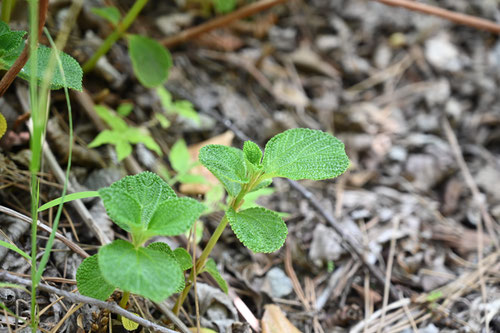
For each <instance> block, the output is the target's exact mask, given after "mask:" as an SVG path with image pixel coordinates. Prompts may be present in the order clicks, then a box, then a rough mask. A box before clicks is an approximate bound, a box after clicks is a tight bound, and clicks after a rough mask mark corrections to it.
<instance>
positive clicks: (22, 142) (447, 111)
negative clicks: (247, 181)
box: [0, 0, 500, 333]
mask: <svg viewBox="0 0 500 333" xmlns="http://www.w3.org/2000/svg"><path fill="white" fill-rule="evenodd" d="M244 2H245V1H240V6H244V5H245V3H244ZM103 3H113V1H99V0H93V1H84V5H83V8H82V11H81V13H80V15H79V19H78V20H77V22H76V24H75V26H74V27H73V31H72V33H71V37H70V39H69V42H68V45H67V47H66V51H67V52H68V53H70V54H72V55H73V56H74V57H75V58H76V59H77V60H79V61H80V62H81V63H83V62H84V61H85V60H86V59H88V57H89V56H90V55H91V54H92V52H93V51H94V50H95V48H96V46H98V45H99V44H100V43H101V42H102V39H103V38H105V37H106V36H107V35H108V34H109V33H110V32H111V31H112V29H111V27H110V26H109V24H107V23H106V22H105V21H104V20H102V19H101V18H99V17H97V16H95V15H94V14H92V13H91V11H90V9H91V8H92V7H98V6H102V5H103ZM114 3H115V4H117V5H118V7H119V8H120V9H121V10H125V11H126V10H128V9H129V8H130V6H131V4H132V1H114ZM181 3H184V1H179V3H176V2H174V1H150V3H149V4H148V5H147V6H146V7H145V9H144V10H143V11H142V13H141V14H140V16H139V18H138V19H137V21H136V22H135V23H134V24H133V25H132V27H131V29H129V31H130V32H134V33H141V34H144V35H148V36H150V37H153V38H156V39H158V40H161V39H162V38H165V37H166V36H169V35H176V34H178V33H179V32H180V31H182V30H183V29H186V28H188V27H191V26H194V25H196V24H200V23H202V22H205V21H207V20H210V19H212V18H213V15H212V14H210V15H209V16H204V15H203V13H202V12H201V11H200V9H199V7H198V6H197V4H196V1H194V0H192V1H188V3H187V4H186V5H185V6H183V5H182V4H181ZM432 4H434V5H436V6H439V7H442V8H446V9H450V10H453V11H457V12H462V13H466V14H469V15H474V16H478V17H482V18H486V19H490V20H493V21H496V20H498V18H499V17H500V7H499V5H498V3H497V1H494V0H476V1H472V2H471V1H466V0H436V1H433V2H432ZM186 7H187V9H186ZM67 8H68V2H67V1H53V2H51V7H50V9H49V19H48V21H47V22H48V23H47V26H48V27H49V30H50V31H51V32H53V33H54V34H55V33H56V32H57V29H58V24H59V23H60V22H61V20H62V18H63V17H64V13H65V10H67ZM14 23H15V24H18V25H19V26H20V27H21V26H22V25H23V18H22V17H20V18H19V19H18V20H15V21H14ZM24 24H25V23H24ZM170 51H171V53H172V56H173V60H174V66H173V68H172V69H171V72H170V76H169V80H168V82H167V84H166V88H167V89H168V90H169V91H170V92H171V93H172V95H173V96H174V98H176V99H185V100H189V101H191V102H192V103H193V104H194V106H195V108H196V109H197V111H198V112H199V113H200V117H201V123H200V124H196V123H193V122H191V121H189V119H185V118H182V117H175V116H174V117H170V118H169V120H170V121H171V125H170V127H169V128H167V129H163V128H162V127H161V126H159V125H158V124H157V123H152V119H154V115H155V113H157V112H160V111H159V109H160V106H159V102H158V97H157V96H156V94H155V93H154V91H152V90H148V89H146V88H144V87H142V86H141V85H140V84H139V83H138V81H137V80H136V78H135V77H134V74H133V71H132V65H131V62H130V60H129V58H128V56H127V44H126V41H125V40H120V41H119V42H118V43H116V44H115V45H114V46H113V48H112V49H111V52H110V53H109V54H108V55H107V57H106V61H105V62H103V63H101V64H100V65H99V66H98V68H97V69H96V70H94V71H92V72H91V73H89V74H87V75H85V77H84V88H85V91H84V92H83V93H74V94H72V105H73V113H74V125H75V134H76V137H77V138H76V144H77V147H76V148H75V152H74V158H73V166H72V188H73V190H75V191H79V190H85V189H92V190H95V189H98V188H100V187H103V186H107V185H109V184H110V183H111V182H113V181H115V180H117V179H119V178H120V177H121V176H123V175H125V174H130V173H136V172H138V171H141V170H152V171H158V170H159V169H160V168H161V167H162V166H163V167H166V168H170V164H169V160H168V158H167V157H165V156H163V157H158V156H157V155H156V154H155V153H153V152H151V151H149V150H148V149H147V148H145V147H144V146H141V145H138V146H135V148H134V152H133V155H132V157H131V158H129V159H127V160H125V161H124V162H123V163H117V162H116V154H115V153H114V150H113V149H112V148H111V147H110V146H103V147H101V148H99V149H89V148H87V147H86V145H87V144H88V143H89V142H90V141H91V140H92V139H93V138H94V137H95V136H96V135H97V133H98V132H99V131H98V129H99V127H98V126H99V125H98V123H96V120H95V119H93V118H92V114H93V110H92V105H93V103H96V104H106V105H108V106H110V107H112V108H116V107H117V106H118V105H119V104H120V103H122V102H125V101H127V102H131V103H133V104H134V110H133V112H132V113H131V115H130V116H129V117H128V121H129V123H130V124H135V125H143V126H149V130H150V131H151V133H152V134H153V136H154V138H155V140H156V141H157V142H158V143H159V145H160V147H161V148H162V150H163V151H164V153H165V154H167V153H168V151H169V150H170V148H171V147H172V145H173V144H174V143H175V142H176V141H177V140H178V139H180V138H183V139H185V140H186V142H187V144H188V145H196V144H198V143H200V142H204V141H206V140H209V139H212V138H214V137H216V138H217V136H219V135H221V134H223V133H226V134H225V135H223V136H222V139H221V137H218V138H219V139H220V140H222V142H224V143H227V144H232V145H234V146H236V147H241V146H242V142H243V140H245V139H247V138H249V139H251V140H252V141H254V142H256V143H258V144H259V145H260V146H261V147H263V146H264V145H265V143H266V142H267V140H268V139H269V138H271V137H272V136H273V135H275V134H277V133H279V132H282V131H283V130H286V129H289V128H295V127H307V128H313V129H321V130H324V131H328V132H330V133H333V134H334V135H335V136H336V137H338V138H339V139H341V140H342V141H343V142H344V143H345V146H346V151H347V154H348V156H349V158H350V160H351V164H352V166H351V167H350V169H349V171H348V172H347V173H346V174H344V175H342V176H341V177H339V178H337V179H336V180H332V181H320V182H312V181H311V182H309V181H302V182H300V184H299V185H297V184H296V183H293V182H288V181H286V180H283V179H278V180H276V181H275V182H274V184H273V189H274V191H270V193H267V195H265V196H262V197H260V198H259V199H258V203H259V204H261V205H262V206H265V207H268V208H270V209H273V210H276V211H279V212H283V213H286V215H285V216H286V217H285V221H286V223H287V226H288V229H289V234H288V239H287V242H286V245H285V246H284V247H283V248H282V249H281V250H279V251H277V252H275V253H272V254H265V255H264V254H254V253H252V252H251V251H249V250H247V249H246V248H245V247H243V246H242V244H241V243H239V242H238V240H237V239H236V237H235V236H234V234H233V233H232V232H231V231H230V230H229V229H228V230H226V231H225V232H224V234H223V236H222V238H221V240H220V241H219V244H218V245H217V246H216V249H215V250H214V252H213V253H212V257H213V258H214V259H215V261H216V262H217V263H218V268H219V269H220V270H221V271H222V272H223V276H224V278H225V279H226V280H227V282H228V283H229V285H230V287H231V288H230V289H231V290H230V292H229V294H224V293H223V292H221V291H220V290H219V289H218V288H217V287H216V284H215V283H214V281H213V280H212V279H211V278H209V277H208V276H201V278H200V279H199V282H198V288H197V298H198V303H199V305H200V309H199V310H200V318H199V319H200V322H201V326H202V327H208V328H211V329H213V330H215V331H216V332H250V331H251V330H253V329H254V328H255V327H264V331H266V330H267V332H295V331H294V330H295V329H298V330H299V331H300V332H314V333H321V332H412V331H418V332H426V333H432V332H500V244H499V242H500V237H499V235H500V225H499V222H498V221H500V149H499V147H500V129H499V127H500V95H499V94H498V88H499V87H498V85H499V82H500V42H499V40H498V38H497V36H496V35H493V34H491V33H488V32H483V31H479V30H476V29H473V28H470V27H464V26H460V25H457V24H454V23H451V22H448V21H446V20H443V19H440V18H436V17H432V16H428V15H423V14H419V13H415V12H411V11H408V10H405V9H398V8H393V7H387V6H385V5H382V4H380V3H377V2H375V1H368V0H308V1H305V0H304V1H301V0H290V1H287V2H286V3H285V4H282V5H278V6H276V7H273V8H272V9H268V10H265V11H262V12H261V13H259V14H256V15H254V16H251V17H250V18H248V19H245V20H239V21H236V22H235V23H233V24H230V25H226V26H225V27H223V28H221V29H216V30H214V31H212V32H209V33H207V34H204V35H201V36H200V37H196V38H193V39H192V40H190V41H187V42H184V43H182V44H178V45H176V46H175V47H172V48H171V50H170ZM25 92H26V84H25V83H24V82H23V81H21V80H19V82H17V81H16V83H15V85H13V86H12V87H11V88H10V89H9V91H8V92H7V94H6V95H5V96H4V98H3V99H2V100H1V101H0V102H1V107H0V108H1V111H2V113H3V114H4V115H5V117H6V118H7V120H8V124H9V132H10V134H9V132H8V133H7V134H8V135H6V136H5V137H4V138H3V139H2V141H1V142H0V144H1V147H0V170H1V172H0V205H2V206H5V207H8V208H11V209H13V210H15V211H17V212H20V213H22V214H25V215H29V207H30V204H29V202H30V201H29V172H28V169H27V165H28V162H27V161H28V160H29V156H30V152H29V144H28V142H27V140H26V137H27V127H25V126H24V125H20V126H17V128H16V129H14V130H13V129H12V126H13V124H14V122H15V120H16V119H18V117H19V116H20V115H21V114H23V113H25V112H26V110H25V109H23V103H25V102H26V94H25ZM23 99H24V101H23ZM94 115H95V112H94ZM148 124H149V125H148ZM151 124H152V125H151ZM67 131H68V127H67V111H66V108H65V101H64V95H63V93H62V92H60V91H57V92H54V93H53V94H52V106H51V116H50V120H49V127H48V133H47V138H48V143H49V146H50V149H51V150H52V151H53V152H54V153H55V155H56V159H55V161H57V163H56V164H58V165H59V166H60V167H61V168H63V169H64V168H65V166H66V163H67V161H66V160H67V151H68V146H67ZM227 131H230V132H227ZM228 133H229V134H228ZM54 170H55V167H54V166H53V164H51V163H49V162H46V163H45V164H44V171H43V174H42V179H43V183H42V195H41V197H42V200H43V201H47V200H50V199H53V198H56V197H58V196H59V195H60V188H61V186H60V185H59V181H58V178H57V176H55V171H54ZM176 190H178V191H179V192H182V193H184V194H188V193H197V194H196V195H197V196H198V197H199V198H202V197H203V190H199V189H198V190H197V189H195V190H192V189H191V190H189V189H186V188H182V186H176ZM197 191H198V192H197ZM84 206H85V208H86V211H87V213H89V214H90V216H91V218H92V219H93V220H94V221H95V223H96V224H97V225H98V227H99V228H100V229H101V230H102V231H103V232H104V233H105V234H106V235H107V237H109V238H110V239H115V238H120V237H121V238H123V237H126V235H125V234H124V233H123V231H121V230H119V229H118V228H116V226H113V225H112V224H111V223H110V221H109V220H108V219H107V217H106V215H105V212H104V209H103V206H102V204H100V202H99V201H98V200H87V201H85V202H84ZM221 216H222V212H217V211H215V212H213V213H211V214H209V215H207V216H204V217H203V218H202V219H201V221H202V223H203V225H204V234H203V239H202V241H201V243H200V246H201V248H202V246H203V244H205V242H206V241H207V240H208V238H209V236H210V234H211V232H213V230H214V229H215V227H216V226H217V222H218V221H219V219H220V218H221ZM52 218H53V213H46V214H45V213H44V214H42V215H41V220H42V221H43V222H44V223H47V224H50V223H51V220H52ZM0 227H1V230H2V234H3V235H1V236H0V238H2V239H5V238H7V239H10V240H12V241H13V242H14V243H15V244H17V245H18V246H19V247H20V248H21V249H23V250H25V251H27V252H29V251H30V244H31V243H30V242H31V241H30V236H29V234H30V233H29V229H30V225H29V224H27V223H25V222H20V221H19V219H17V218H14V217H12V216H9V215H7V214H0ZM60 233H61V234H63V235H65V236H66V237H67V238H69V239H71V240H72V241H73V242H75V243H76V244H79V245H80V246H81V247H82V248H83V249H85V250H86V251H87V252H89V253H91V254H92V253H95V252H96V250H97V247H98V245H99V240H98V238H97V237H96V235H95V233H93V232H92V231H91V230H90V229H89V227H88V226H87V224H86V223H85V220H84V218H82V213H81V211H79V210H77V209H75V208H74V207H73V206H70V205H67V207H66V209H65V212H64V214H63V218H62V220H61V225H60ZM40 235H41V236H40V238H39V240H38V246H39V247H40V249H41V250H43V248H44V244H45V242H46V237H44V236H46V235H47V234H46V233H44V232H41V234H40ZM162 240H164V241H167V242H169V243H170V244H171V245H172V246H185V245H186V238H185V237H175V238H172V239H168V240H166V239H162ZM81 261H82V257H81V256H80V255H78V254H77V253H75V252H74V251H72V250H70V249H68V247H66V245H64V244H63V243H61V242H57V243H56V249H55V252H54V253H53V255H52V256H51V260H50V263H49V266H48V268H47V270H46V272H45V274H44V276H46V277H47V279H46V281H45V282H46V283H48V284H50V285H53V286H55V287H57V288H58V289H63V290H69V291H71V290H73V289H75V284H74V281H73V280H74V278H75V272H76V269H77V267H78V265H79V264H80V262H81ZM0 263H1V269H2V270H5V271H8V272H11V273H17V274H19V275H20V276H23V274H29V270H30V266H29V264H28V263H27V262H26V261H24V260H23V259H22V258H20V257H19V255H18V254H16V253H14V252H12V251H7V250H6V249H5V248H0ZM24 276H25V277H28V275H24ZM173 298H174V299H175V296H174V297H173ZM37 299H38V305H39V308H40V309H44V308H47V310H46V311H45V312H44V313H43V315H42V316H41V323H40V326H41V328H42V329H43V331H44V332H45V331H50V330H51V329H53V327H54V326H55V325H56V324H57V323H59V322H61V321H63V323H62V324H61V326H60V328H58V329H57V332H84V331H85V332H89V331H90V330H91V329H97V331H105V330H107V327H108V326H112V328H113V332H121V331H123V327H121V325H119V324H116V325H115V324H114V325H108V324H105V325H103V323H104V322H106V320H104V321H103V318H105V317H106V312H103V311H102V310H101V309H99V308H98V307H96V306H92V305H85V306H83V307H82V308H80V309H78V310H76V311H74V312H73V313H72V314H71V315H70V316H69V317H65V315H66V314H67V313H68V311H70V310H72V306H73V304H72V303H71V302H70V301H68V300H66V299H63V300H59V299H58V296H57V295H55V294H51V293H47V292H43V291H40V294H39V297H38V298H37ZM0 301H2V302H4V304H6V305H7V307H8V308H9V309H10V310H12V311H13V312H15V313H17V314H18V315H19V316H21V317H22V318H27V317H29V295H28V294H26V293H25V292H23V291H20V290H12V289H0ZM56 301H57V302H56ZM167 303H168V305H169V306H172V304H173V303H169V302H167ZM241 303H243V304H244V305H243V306H242V305H241ZM194 304H195V301H194V294H191V296H190V298H189V299H188V302H186V305H185V310H186V312H184V313H181V315H180V319H181V320H182V321H183V322H184V323H185V324H186V325H187V326H189V327H192V326H194V325H195V324H194V323H196V320H197V318H196V311H195V307H194ZM273 305H275V306H277V307H275V306H273ZM244 308H247V309H249V310H250V314H246V315H245V314H244V313H242V311H243V310H242V309H244ZM130 310H131V311H132V312H136V313H144V317H145V318H147V319H149V320H152V321H155V322H158V323H162V322H163V323H167V320H166V319H165V318H166V317H165V315H164V312H163V311H162V310H161V309H159V308H158V307H156V306H155V305H154V304H153V303H151V302H149V301H147V300H143V299H142V298H141V297H135V299H134V301H133V302H132V308H131V309H130ZM255 318H257V319H259V320H260V319H262V318H263V321H262V323H261V324H259V323H258V322H257V323H254V322H253V321H252V320H253V319H255ZM6 321H7V318H6V316H5V315H4V313H3V312H2V314H0V332H9V330H8V329H7V325H6ZM112 323H114V321H113V322H112ZM92 325H94V326H92ZM252 325H253V327H254V328H252ZM268 325H270V327H275V329H278V330H275V331H272V330H270V329H269V328H266V327H269V326H268ZM287 325H293V326H294V327H295V328H292V326H287ZM280 327H281V328H280ZM10 329H11V330H14V325H12V326H10ZM141 330H142V328H139V329H137V330H136V331H137V332H139V331H141ZM18 331H19V332H25V331H27V329H18ZM145 331H147V330H145Z"/></svg>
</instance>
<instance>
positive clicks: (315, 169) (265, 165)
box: [174, 128, 349, 313]
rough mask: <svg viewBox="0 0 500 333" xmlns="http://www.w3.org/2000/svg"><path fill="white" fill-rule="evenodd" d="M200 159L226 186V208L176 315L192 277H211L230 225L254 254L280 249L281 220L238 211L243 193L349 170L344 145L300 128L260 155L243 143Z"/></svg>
mask: <svg viewBox="0 0 500 333" xmlns="http://www.w3.org/2000/svg"><path fill="white" fill-rule="evenodd" d="M199 159H200V162H201V163H202V164H203V165H204V166H205V167H206V168H207V169H208V170H210V172H211V173H212V174H214V176H215V177H217V179H218V180H219V181H220V182H221V183H222V185H223V186H224V188H225V190H226V192H227V194H228V195H229V207H228V208H227V209H226V212H225V215H224V217H223V219H222V220H221V222H220V224H219V226H218V227H217V229H216V230H215V231H214V233H213V234H212V237H211V238H210V240H209V241H208V243H207V245H206V247H205V249H204V250H203V252H202V254H201V255H200V258H199V259H198V260H197V261H196V267H195V268H196V269H193V270H191V273H190V275H189V278H188V281H187V283H186V286H185V287H184V290H183V291H182V293H181V295H180V296H179V298H178V299H177V302H176V304H175V306H174V312H175V313H178V312H179V310H180V307H181V306H182V304H183V302H184V300H185V298H186V297H187V294H188V292H189V290H190V288H191V286H192V284H193V282H194V280H195V279H196V275H198V274H199V273H200V272H203V271H208V272H209V273H211V272H212V273H213V269H212V268H213V267H212V265H211V264H208V265H209V267H208V268H207V263H208V262H209V261H207V259H208V256H209V255H210V253H211V251H212V249H213V247H214V246H215V244H216V243H217V241H218V239H219V237H220V236H221V234H222V232H223V231H224V229H225V228H226V226H227V224H228V223H229V225H230V226H231V229H232V230H233V232H234V233H235V235H236V237H237V238H238V239H239V240H240V241H241V242H242V243H243V245H245V246H246V247H247V248H249V249H250V250H252V251H254V252H263V253H269V252H274V251H276V250H278V249H279V248H280V247H281V246H282V245H283V244H284V242H285V239H286V235H287V233H288V231H287V227H286V224H285V223H284V221H283V220H282V218H281V217H280V216H279V215H278V214H277V213H276V212H273V211H271V210H269V209H266V208H262V207H251V208H247V209H241V206H242V204H243V203H244V199H245V196H246V195H247V194H249V193H251V192H253V191H255V190H258V189H262V188H265V187H267V186H269V185H270V184H271V182H272V179H273V178H275V177H284V178H289V179H293V180H299V179H311V180H320V179H328V178H335V177H337V176H339V175H340V174H342V173H343V172H345V170H347V168H348V167H349V159H348V157H347V155H346V154H345V150H344V144H343V143H342V142H340V141H339V140H338V139H336V138H335V137H333V136H332V135H330V134H328V133H325V132H322V131H318V130H311V129H304V128H297V129H290V130H287V131H285V132H283V133H281V134H278V135H276V136H275V137H273V138H272V139H271V140H269V141H268V143H267V144H266V147H265V151H264V155H263V154H262V151H261V150H260V148H259V147H258V146H257V145H256V144H255V143H253V142H251V141H246V142H245V144H244V145H243V150H240V149H237V148H233V147H227V146H222V145H208V146H205V147H203V148H202V149H201V150H200V154H199ZM195 272H196V273H195ZM216 280H217V277H216Z"/></svg>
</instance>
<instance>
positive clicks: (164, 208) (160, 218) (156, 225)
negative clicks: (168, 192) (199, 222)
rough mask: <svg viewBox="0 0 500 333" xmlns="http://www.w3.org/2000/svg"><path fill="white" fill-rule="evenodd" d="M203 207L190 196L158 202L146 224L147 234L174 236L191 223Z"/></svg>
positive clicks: (198, 215) (187, 227) (186, 228)
mask: <svg viewBox="0 0 500 333" xmlns="http://www.w3.org/2000/svg"><path fill="white" fill-rule="evenodd" d="M204 209H205V207H204V206H203V205H202V204H201V203H199V202H198V201H196V200H194V199H192V198H173V199H169V200H166V201H164V202H162V203H160V204H159V205H158V207H157V209H156V211H155V212H154V215H153V216H152V217H151V221H150V222H149V224H147V234H148V235H151V236H153V235H162V236H176V235H180V234H182V233H183V232H185V231H186V230H188V229H189V228H191V226H192V225H193V223H194V221H195V220H196V219H197V218H198V217H200V215H201V213H202V212H203V210H204Z"/></svg>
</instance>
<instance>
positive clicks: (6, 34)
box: [0, 21, 26, 57]
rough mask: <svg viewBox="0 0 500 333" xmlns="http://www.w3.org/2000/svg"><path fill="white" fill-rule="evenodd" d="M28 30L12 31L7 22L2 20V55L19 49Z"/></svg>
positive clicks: (0, 40) (0, 36)
mask: <svg viewBox="0 0 500 333" xmlns="http://www.w3.org/2000/svg"><path fill="white" fill-rule="evenodd" d="M25 34H26V31H12V30H10V28H9V26H8V25H7V23H5V22H3V21H0V57H1V56H2V55H4V54H6V53H8V52H10V51H12V50H15V49H17V48H18V47H19V46H20V45H21V44H22V41H23V36H24V35H25Z"/></svg>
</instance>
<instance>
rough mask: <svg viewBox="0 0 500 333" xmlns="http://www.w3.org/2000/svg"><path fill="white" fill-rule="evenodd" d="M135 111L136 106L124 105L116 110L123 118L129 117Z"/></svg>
mask: <svg viewBox="0 0 500 333" xmlns="http://www.w3.org/2000/svg"><path fill="white" fill-rule="evenodd" d="M133 110H134V104H132V103H122V104H120V105H119V106H118V108H117V109H116V113H118V114H119V115H120V116H122V117H127V116H128V115H129V114H130V112H132V111H133Z"/></svg>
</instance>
